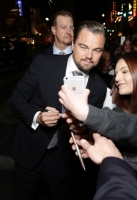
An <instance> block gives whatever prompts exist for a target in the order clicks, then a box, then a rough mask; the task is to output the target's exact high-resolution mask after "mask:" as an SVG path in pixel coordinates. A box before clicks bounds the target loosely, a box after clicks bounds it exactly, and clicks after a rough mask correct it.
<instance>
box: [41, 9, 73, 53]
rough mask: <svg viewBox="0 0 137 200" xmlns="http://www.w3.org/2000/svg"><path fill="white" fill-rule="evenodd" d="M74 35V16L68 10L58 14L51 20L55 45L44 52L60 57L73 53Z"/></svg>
mask: <svg viewBox="0 0 137 200" xmlns="http://www.w3.org/2000/svg"><path fill="white" fill-rule="evenodd" d="M73 33H74V21H73V16H72V14H71V13H70V12H69V11H66V10H61V11H58V12H56V13H55V14H54V15H53V16H52V18H51V37H52V40H53V44H51V45H50V46H48V47H47V48H46V49H44V50H43V51H42V52H43V53H48V54H60V55H65V54H70V53H72V40H73Z"/></svg>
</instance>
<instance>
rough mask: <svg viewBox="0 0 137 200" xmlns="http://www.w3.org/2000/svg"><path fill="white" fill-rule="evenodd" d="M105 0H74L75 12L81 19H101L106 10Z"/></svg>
mask: <svg viewBox="0 0 137 200" xmlns="http://www.w3.org/2000/svg"><path fill="white" fill-rule="evenodd" d="M104 2H105V0H74V6H75V12H76V13H79V14H80V15H79V17H80V19H81V20H96V21H101V18H102V13H103V12H104V11H105V6H106V5H105V3H104Z"/></svg>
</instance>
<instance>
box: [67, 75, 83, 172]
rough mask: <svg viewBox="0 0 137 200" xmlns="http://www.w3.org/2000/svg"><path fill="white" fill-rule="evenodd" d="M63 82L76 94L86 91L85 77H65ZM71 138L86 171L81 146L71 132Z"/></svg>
mask: <svg viewBox="0 0 137 200" xmlns="http://www.w3.org/2000/svg"><path fill="white" fill-rule="evenodd" d="M63 82H64V85H65V86H66V87H67V88H68V89H69V90H71V91H72V92H74V93H75V94H81V93H83V92H84V90H85V85H84V77H83V76H68V77H64V78H63ZM71 136H72V138H73V142H74V144H75V147H76V151H77V153H78V157H79V160H80V163H81V165H82V167H83V169H84V170H86V168H85V165H84V161H83V158H82V156H81V153H80V149H79V146H78V145H77V143H76V140H75V135H74V133H73V132H71Z"/></svg>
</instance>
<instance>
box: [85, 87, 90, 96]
mask: <svg viewBox="0 0 137 200" xmlns="http://www.w3.org/2000/svg"><path fill="white" fill-rule="evenodd" d="M89 93H90V90H89V89H85V91H84V94H85V95H86V96H87V97H88V95H89Z"/></svg>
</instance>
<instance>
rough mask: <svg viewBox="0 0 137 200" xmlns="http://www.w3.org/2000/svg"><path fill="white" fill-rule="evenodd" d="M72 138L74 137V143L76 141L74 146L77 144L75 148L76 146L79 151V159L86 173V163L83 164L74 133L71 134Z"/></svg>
mask: <svg viewBox="0 0 137 200" xmlns="http://www.w3.org/2000/svg"><path fill="white" fill-rule="evenodd" d="M71 136H72V138H73V141H74V144H75V146H76V150H77V153H78V157H79V160H80V162H81V165H82V167H83V169H84V170H85V171H86V168H85V165H84V162H83V159H82V156H81V153H80V150H79V147H78V145H77V143H76V139H75V136H74V133H73V132H71Z"/></svg>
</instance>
